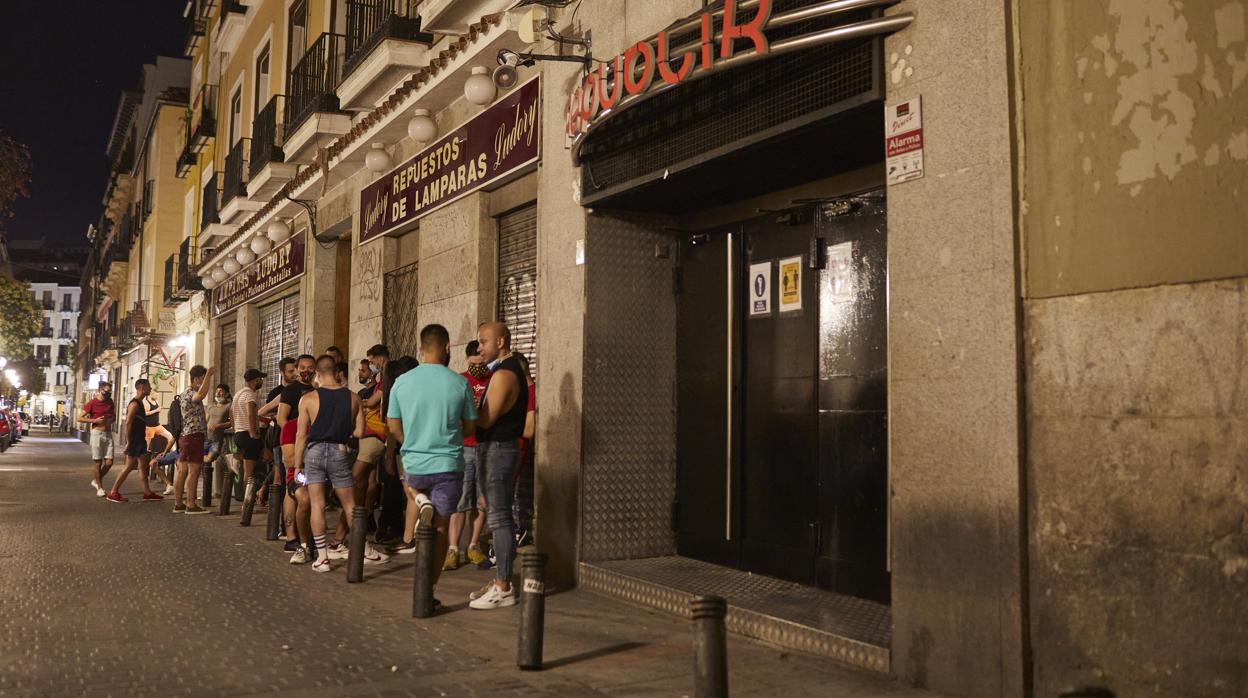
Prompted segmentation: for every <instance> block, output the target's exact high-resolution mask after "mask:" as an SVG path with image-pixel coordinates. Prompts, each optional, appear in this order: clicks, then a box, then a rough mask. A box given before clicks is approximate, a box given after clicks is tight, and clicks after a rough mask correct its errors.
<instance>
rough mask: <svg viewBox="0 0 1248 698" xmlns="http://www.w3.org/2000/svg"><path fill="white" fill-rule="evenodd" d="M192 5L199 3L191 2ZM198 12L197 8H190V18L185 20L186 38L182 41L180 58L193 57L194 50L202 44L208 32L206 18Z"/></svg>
mask: <svg viewBox="0 0 1248 698" xmlns="http://www.w3.org/2000/svg"><path fill="white" fill-rule="evenodd" d="M192 5H195V6H198V5H200V3H198V2H193V3H192ZM199 12H200V10H199V7H192V9H191V15H190V18H189V19H188V20H187V22H188V24H187V27H186V37H185V38H184V39H183V40H182V56H183V57H185V58H190V57H192V56H193V55H195V50H196V49H198V48H199V45H200V43H201V42H203V40H204V35H205V34H206V33H207V30H208V18H207V17H204V16H202V15H201V14H200V13H199Z"/></svg>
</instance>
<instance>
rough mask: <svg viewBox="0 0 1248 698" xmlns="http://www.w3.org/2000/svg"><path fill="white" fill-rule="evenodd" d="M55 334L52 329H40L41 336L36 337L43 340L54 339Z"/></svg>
mask: <svg viewBox="0 0 1248 698" xmlns="http://www.w3.org/2000/svg"><path fill="white" fill-rule="evenodd" d="M54 334H55V333H54V332H53V331H52V328H51V327H41V328H39V334H37V335H35V336H37V337H40V338H42V339H52V337H53V335H54Z"/></svg>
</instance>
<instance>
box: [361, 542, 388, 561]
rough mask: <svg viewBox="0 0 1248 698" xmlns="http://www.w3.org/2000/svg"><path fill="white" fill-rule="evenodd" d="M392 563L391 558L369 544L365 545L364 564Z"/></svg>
mask: <svg viewBox="0 0 1248 698" xmlns="http://www.w3.org/2000/svg"><path fill="white" fill-rule="evenodd" d="M387 562H390V556H389V555H387V554H385V553H383V552H381V551H380V550H378V549H376V548H374V547H373V546H371V545H368V544H367V543H366V544H365V545H364V564H366V565H384V564H386V563H387Z"/></svg>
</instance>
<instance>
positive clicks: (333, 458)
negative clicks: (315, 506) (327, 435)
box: [303, 443, 353, 490]
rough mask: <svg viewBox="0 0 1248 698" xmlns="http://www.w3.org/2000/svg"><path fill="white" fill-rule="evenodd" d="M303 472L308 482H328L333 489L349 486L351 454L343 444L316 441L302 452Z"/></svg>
mask: <svg viewBox="0 0 1248 698" xmlns="http://www.w3.org/2000/svg"><path fill="white" fill-rule="evenodd" d="M303 472H304V474H305V475H307V476H308V484H309V485H314V484H317V483H323V482H329V484H330V485H332V486H333V488H334V489H336V490H337V489H342V488H344V487H350V486H351V485H352V483H353V480H352V479H351V454H350V453H349V452H348V451H347V447H346V446H345V445H340V444H330V443H316V444H312V445H311V446H308V450H307V451H304V453H303Z"/></svg>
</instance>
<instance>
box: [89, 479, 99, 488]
mask: <svg viewBox="0 0 1248 698" xmlns="http://www.w3.org/2000/svg"><path fill="white" fill-rule="evenodd" d="M91 486H92V487H94V488H95V489H97V490H98V489H100V483H99V481H98V480H96V479H95V478H91Z"/></svg>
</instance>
